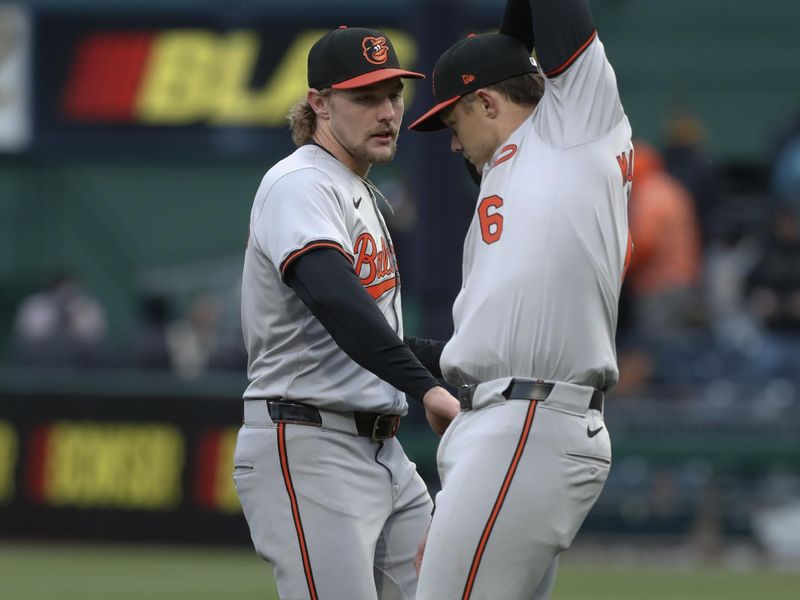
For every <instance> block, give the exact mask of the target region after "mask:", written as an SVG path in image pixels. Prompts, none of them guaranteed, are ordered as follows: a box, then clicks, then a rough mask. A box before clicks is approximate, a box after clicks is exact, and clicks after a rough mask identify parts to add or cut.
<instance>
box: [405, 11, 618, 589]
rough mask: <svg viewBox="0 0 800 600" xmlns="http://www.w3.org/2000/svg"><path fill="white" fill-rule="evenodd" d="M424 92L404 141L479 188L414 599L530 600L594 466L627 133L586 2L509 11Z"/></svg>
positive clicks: (443, 66) (612, 369) (443, 63)
mask: <svg viewBox="0 0 800 600" xmlns="http://www.w3.org/2000/svg"><path fill="white" fill-rule="evenodd" d="M534 41H535V47H536V53H537V57H538V60H539V66H538V67H537V65H536V64H535V62H534V61H533V60H532V59H531V50H532V49H533V47H534ZM433 91H434V96H435V98H436V101H437V104H436V105H435V106H434V107H433V108H432V109H431V110H429V111H428V112H427V113H426V114H424V115H423V116H422V117H421V118H420V119H418V120H417V121H416V122H415V123H413V124H412V125H411V129H415V130H421V131H430V130H434V129H441V128H444V127H446V126H447V127H450V129H451V130H452V138H451V147H452V150H453V151H455V152H460V153H462V154H463V155H464V157H465V158H466V159H467V160H468V161H469V162H470V163H471V164H472V166H473V167H474V169H475V170H476V172H477V173H479V174H480V176H481V182H480V194H479V197H478V201H477V203H476V206H475V213H474V217H473V220H472V224H471V226H470V229H469V231H468V234H467V238H466V241H465V244H464V261H463V286H462V289H461V292H460V293H459V295H458V297H457V299H456V301H455V305H454V307H453V320H454V325H455V332H454V334H453V337H452V338H451V339H450V341H449V342H448V343H447V345H446V346H445V347H444V351H443V353H442V354H441V360H440V363H441V367H442V372H443V373H444V376H445V378H446V380H447V381H448V382H449V383H451V384H453V385H457V386H461V391H460V400H461V403H462V412H461V414H460V415H459V416H458V417H457V418H456V420H455V421H454V422H453V423H452V425H451V426H450V428H449V429H448V431H447V433H446V434H445V436H444V437H443V438H442V441H441V443H440V446H439V450H438V456H437V460H438V467H439V472H440V476H441V478H442V486H443V487H442V491H441V492H440V493H439V495H438V496H437V499H436V512H435V514H434V517H433V521H432V524H431V527H430V532H429V535H428V538H427V547H426V548H425V549H424V557H423V559H422V567H421V572H420V581H419V587H418V593H417V599H418V600H454V599H462V600H467V599H469V598H472V599H478V598H480V599H486V600H489V599H499V598H502V599H503V600H515V599H519V600H529V599H530V598H532V597H534V598H547V597H548V596H549V594H550V590H551V588H552V585H553V582H554V579H555V573H556V568H557V563H558V556H559V554H561V552H563V551H564V550H566V549H567V548H568V547H569V546H570V544H571V543H572V540H573V538H574V537H575V534H576V532H577V531H578V529H579V527H580V526H581V523H582V522H583V520H584V518H585V517H586V514H587V513H588V512H589V509H590V508H591V507H592V505H593V504H594V502H595V500H596V499H597V497H598V495H599V494H600V492H601V490H602V488H603V485H604V483H605V480H606V477H607V475H608V471H609V468H610V464H611V448H610V441H609V435H608V431H607V429H606V427H605V424H604V421H603V400H604V394H605V393H606V392H607V391H608V390H610V389H611V388H612V387H613V386H614V385H615V383H616V381H617V378H618V371H617V363H616V352H615V346H614V334H615V330H616V326H617V305H618V299H619V292H620V286H621V283H622V279H623V276H624V270H625V266H626V263H627V259H628V256H629V252H630V247H631V244H630V238H629V236H628V223H627V216H626V206H627V199H628V195H629V193H630V187H631V180H632V169H633V150H632V145H631V128H630V125H629V123H628V119H627V118H626V116H625V113H624V111H623V108H622V104H621V102H620V98H619V94H618V92H617V85H616V79H615V75H614V72H613V70H612V68H611V66H610V64H609V63H608V60H607V59H606V55H605V52H604V49H603V45H602V43H601V42H600V40H599V39H598V37H597V33H596V31H595V29H594V26H593V23H592V18H591V14H590V12H589V8H588V6H587V3H586V1H585V0H530V1H528V0H509V1H508V3H507V6H506V14H505V17H504V20H503V26H502V28H501V33H499V34H488V35H478V36H470V37H468V38H467V39H464V40H462V41H460V42H458V43H456V44H455V45H453V46H452V47H451V48H450V49H448V50H447V51H446V52H445V53H444V54H443V55H442V56H441V57H440V58H439V60H438V62H437V63H436V66H435V69H434V73H433Z"/></svg>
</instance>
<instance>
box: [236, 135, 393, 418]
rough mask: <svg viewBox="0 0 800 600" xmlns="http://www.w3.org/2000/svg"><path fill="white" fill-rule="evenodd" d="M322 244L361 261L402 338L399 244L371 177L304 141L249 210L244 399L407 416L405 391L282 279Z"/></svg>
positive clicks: (366, 280)
mask: <svg viewBox="0 0 800 600" xmlns="http://www.w3.org/2000/svg"><path fill="white" fill-rule="evenodd" d="M320 247H323V248H324V247H331V248H335V249H337V250H338V251H340V252H341V253H342V254H343V255H344V256H346V257H347V259H348V260H350V261H351V262H352V263H353V265H354V268H355V270H356V273H357V275H358V276H359V278H360V279H361V283H362V284H363V285H364V288H365V289H366V290H367V292H369V294H370V295H371V296H372V297H373V298H374V299H375V301H376V302H377V304H378V306H379V307H380V309H381V311H382V312H383V314H384V315H385V316H386V320H387V321H388V323H389V325H390V326H391V327H393V328H394V330H395V331H396V332H397V334H398V335H399V336H400V337H401V338H402V336H403V316H402V309H401V306H400V285H399V277H398V274H397V264H396V261H395V256H394V249H393V247H392V241H391V238H390V237H389V232H388V230H387V228H386V224H385V222H384V220H383V217H382V216H381V214H380V211H379V210H378V208H377V206H376V201H375V198H374V195H373V194H372V193H371V190H370V188H369V184H367V183H366V182H365V181H364V180H363V179H361V178H360V177H358V176H357V175H355V174H354V173H353V172H352V171H351V170H350V169H348V168H347V167H345V166H344V165H343V164H342V163H341V162H339V161H338V160H336V159H335V158H334V157H333V156H331V155H330V154H328V153H327V152H326V151H325V150H323V149H322V148H320V147H319V146H315V145H310V144H309V145H306V146H302V147H300V148H298V149H297V150H296V151H295V152H294V153H293V154H291V155H290V156H288V157H287V158H285V159H284V160H282V161H280V162H279V163H277V164H276V165H275V166H274V167H273V168H272V169H270V170H269V171H268V172H267V174H266V175H265V177H264V179H263V181H262V182H261V186H260V187H259V189H258V192H257V193H256V197H255V201H254V203H253V209H252V212H251V215H250V239H249V242H248V245H247V251H246V253H245V261H244V273H243V276H242V329H243V331H244V338H245V344H246V346H247V352H248V357H249V360H248V377H249V380H250V385H249V386H248V388H247V390H246V392H245V394H244V397H245V399H248V398H282V399H284V400H300V401H302V402H304V403H307V404H313V405H314V406H317V407H320V408H329V409H331V410H338V411H347V410H359V411H375V412H383V413H394V414H405V413H406V412H407V409H408V407H407V403H406V400H405V395H404V394H402V393H401V392H399V391H398V390H396V389H395V388H394V387H392V386H391V385H390V384H388V383H386V382H385V381H383V380H381V379H380V378H378V377H377V376H376V375H374V374H373V373H371V372H369V371H367V370H366V369H364V368H362V367H361V366H359V365H358V364H356V363H355V362H354V361H353V360H352V359H351V358H350V357H348V356H347V355H346V354H345V353H344V352H343V351H342V350H341V349H340V348H339V346H337V345H336V342H335V341H334V340H333V338H331V336H330V335H329V334H328V332H327V331H326V330H325V328H324V327H323V326H322V325H321V324H320V322H319V321H318V320H317V319H316V318H314V316H313V315H312V314H311V311H309V310H308V308H307V307H306V306H305V305H304V304H303V302H302V301H301V300H300V298H299V297H298V296H297V294H295V293H294V291H293V290H292V289H291V288H290V287H288V286H287V285H286V284H285V283H284V282H283V279H282V277H283V274H284V273H285V272H286V269H287V267H288V266H289V265H290V264H291V262H292V261H293V260H295V259H296V258H298V257H299V256H301V255H302V254H303V253H305V252H308V251H310V250H313V249H315V248H320Z"/></svg>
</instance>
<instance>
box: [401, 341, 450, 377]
mask: <svg viewBox="0 0 800 600" xmlns="http://www.w3.org/2000/svg"><path fill="white" fill-rule="evenodd" d="M403 341H404V342H405V344H406V346H408V347H409V348H411V351H412V352H413V353H414V356H416V357H417V359H418V360H419V362H421V363H422V366H424V367H425V368H426V369H428V371H430V372H431V374H432V375H433V376H434V377H441V376H442V367H441V366H440V365H439V361H440V360H441V358H442V350H444V346H445V344H446V343H447V342H443V341H440V340H428V339H424V338H418V337H412V336H406V337H404V338H403Z"/></svg>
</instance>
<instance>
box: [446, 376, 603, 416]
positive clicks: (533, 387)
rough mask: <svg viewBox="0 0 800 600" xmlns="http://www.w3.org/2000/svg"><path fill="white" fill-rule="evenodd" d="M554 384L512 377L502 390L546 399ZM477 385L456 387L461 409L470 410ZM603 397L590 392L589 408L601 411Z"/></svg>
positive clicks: (519, 397) (525, 397)
mask: <svg viewBox="0 0 800 600" xmlns="http://www.w3.org/2000/svg"><path fill="white" fill-rule="evenodd" d="M555 386H556V384H555V383H550V382H544V381H518V380H516V379H512V380H511V383H509V384H508V387H507V388H506V389H505V391H504V392H503V397H504V398H506V399H511V398H513V399H515V400H547V398H548V397H549V396H550V392H552V391H553V388H554V387H555ZM477 387H478V384H472V385H462V386H461V387H460V388H458V402H459V404H461V410H472V397H473V396H474V395H475V389H476V388H477ZM603 398H605V392H603V391H602V390H597V389H596V390H595V391H594V393H593V394H592V399H591V400H590V401H589V408H590V409H593V410H599V411H602V410H603Z"/></svg>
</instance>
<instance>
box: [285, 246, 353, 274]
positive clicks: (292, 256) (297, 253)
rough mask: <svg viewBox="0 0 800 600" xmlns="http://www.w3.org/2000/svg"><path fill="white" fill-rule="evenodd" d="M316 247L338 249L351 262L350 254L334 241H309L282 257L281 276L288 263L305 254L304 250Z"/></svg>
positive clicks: (307, 250)
mask: <svg viewBox="0 0 800 600" xmlns="http://www.w3.org/2000/svg"><path fill="white" fill-rule="evenodd" d="M317 248H333V249H334V250H338V251H339V252H341V253H342V254H344V256H345V258H347V260H348V261H349V262H350V264H352V263H353V257H352V256H350V255H349V254H348V253H347V251H346V250H345V249H344V248H342V247H341V246H340V245H339V244H337V243H336V242H311V243H310V244H307V245H305V246H303V247H302V248H300V249H299V250H295V251H294V252H292V253H291V254H290V255H289V256H287V257H286V258H285V259H284V261H283V264H282V265H281V277H283V276H284V275H285V274H286V269H288V268H289V265H290V264H292V263H293V262H294V261H295V260H297V259H298V258H300V257H301V256H303V254H305V253H306V252H309V251H311V250H316V249H317Z"/></svg>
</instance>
